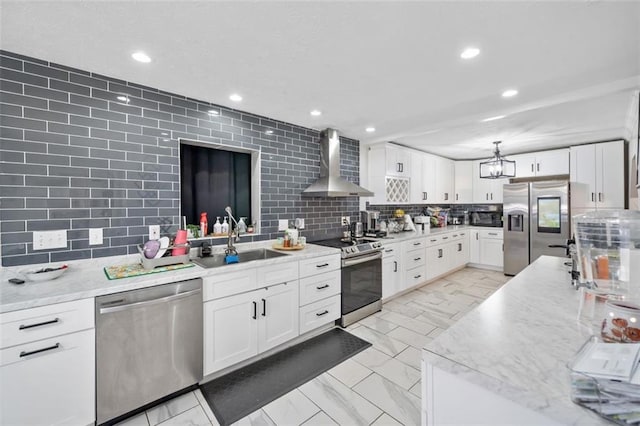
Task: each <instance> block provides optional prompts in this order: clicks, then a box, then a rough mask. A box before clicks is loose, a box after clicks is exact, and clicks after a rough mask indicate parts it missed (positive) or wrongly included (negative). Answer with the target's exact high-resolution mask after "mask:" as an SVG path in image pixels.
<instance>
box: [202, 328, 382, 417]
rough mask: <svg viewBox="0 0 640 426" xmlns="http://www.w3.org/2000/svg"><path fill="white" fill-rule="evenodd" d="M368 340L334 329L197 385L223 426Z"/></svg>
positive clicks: (366, 346)
mask: <svg viewBox="0 0 640 426" xmlns="http://www.w3.org/2000/svg"><path fill="white" fill-rule="evenodd" d="M369 346H371V343H369V342H367V341H364V340H362V339H360V338H359V337H356V336H354V335H353V334H350V333H347V332H346V331H344V330H341V329H339V328H334V329H332V330H329V331H328V332H326V333H323V334H321V335H319V336H316V337H314V338H311V339H309V340H307V341H305V342H302V343H299V344H297V345H295V346H292V347H290V348H287V349H285V350H283V351H281V352H278V353H276V354H274V355H271V356H269V357H267V358H264V359H261V360H259V361H256V362H255V363H253V364H251V365H248V366H246V367H243V368H241V369H239V370H236V371H232V372H231V373H229V374H226V375H224V376H222V377H219V378H217V379H215V380H212V381H210V382H207V383H205V384H203V385H201V386H200V389H201V391H202V394H203V395H204V397H205V399H206V400H207V402H208V403H209V406H210V407H211V410H213V412H214V414H215V415H216V418H217V419H218V421H219V422H220V424H221V425H222V426H225V425H229V424H231V423H233V422H235V421H238V420H240V419H241V418H243V417H245V416H246V415H248V414H250V413H252V412H254V411H255V410H257V409H259V408H260V407H262V406H264V405H266V404H268V403H269V402H271V401H273V400H275V399H277V398H279V397H281V396H282V395H284V394H286V393H288V392H290V391H292V390H293V389H295V388H297V387H298V386H300V385H302V384H304V383H306V382H308V381H309V380H311V379H313V378H314V377H316V376H318V375H320V374H322V373H324V372H325V371H327V370H329V369H330V368H332V367H334V366H336V365H338V364H340V363H341V362H342V361H344V360H346V359H348V358H350V357H352V356H353V355H355V354H357V353H358V352H360V351H363V350H364V349H366V348H368V347H369Z"/></svg>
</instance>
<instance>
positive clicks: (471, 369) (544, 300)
mask: <svg viewBox="0 0 640 426" xmlns="http://www.w3.org/2000/svg"><path fill="white" fill-rule="evenodd" d="M564 262H565V259H563V258H557V257H550V256H542V257H540V258H539V259H538V260H536V261H535V262H534V263H533V264H531V265H529V266H528V267H527V268H526V269H525V270H523V271H522V272H521V273H519V274H518V275H517V276H515V277H514V278H513V279H511V280H510V281H509V282H508V283H507V284H506V285H504V286H503V287H502V288H501V289H499V290H498V291H496V292H495V293H494V294H493V295H491V297H489V298H488V299H487V300H485V301H484V302H483V303H482V304H480V305H479V306H478V307H477V308H475V309H474V310H472V311H471V312H469V313H468V314H467V315H465V316H464V317H463V318H461V319H460V320H459V321H458V322H456V323H455V324H454V325H453V326H451V327H450V328H449V329H448V330H446V331H444V332H442V334H440V335H439V336H438V337H437V338H436V339H434V340H433V341H432V342H430V343H428V344H427V345H426V346H425V347H424V349H423V358H424V359H425V360H426V361H427V362H429V363H431V364H432V365H433V366H434V367H437V368H439V369H441V370H444V371H446V372H449V373H451V374H455V375H457V376H458V377H460V378H461V379H463V380H466V381H468V382H471V383H474V384H476V385H478V386H481V387H483V388H485V389H488V390H490V391H492V392H493V393H495V394H498V395H500V396H502V397H504V398H506V399H509V400H511V401H514V402H516V403H518V404H520V405H523V406H526V407H527V408H529V409H531V410H533V411H536V412H539V413H541V414H543V415H545V416H547V417H549V418H550V419H553V420H555V421H557V422H560V423H562V424H567V425H586V424H609V423H608V422H607V421H606V420H604V419H602V418H601V417H598V416H597V415H596V414H594V413H592V412H591V411H589V410H587V409H585V408H582V407H580V406H578V405H576V404H574V403H573V402H571V399H570V396H569V395H570V382H569V371H568V369H567V367H566V364H567V362H568V361H569V360H570V359H571V358H572V356H574V355H575V353H576V352H577V351H578V349H579V348H580V347H581V345H582V344H583V343H584V342H585V340H586V339H587V338H588V336H589V335H590V331H589V330H588V329H587V327H585V326H583V325H582V324H580V323H579V322H578V321H577V316H578V303H579V297H580V292H578V291H576V290H575V289H574V288H573V287H572V286H571V285H570V281H569V277H568V273H567V267H566V266H565V265H564Z"/></svg>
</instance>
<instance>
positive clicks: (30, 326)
mask: <svg viewBox="0 0 640 426" xmlns="http://www.w3.org/2000/svg"><path fill="white" fill-rule="evenodd" d="M57 322H60V318H55V319H52V320H50V321H44V322H39V323H37V324H29V325H24V324H21V325H20V327H18V329H20V330H26V329H28V328H34V327H40V326H43V325H49V324H55V323H57Z"/></svg>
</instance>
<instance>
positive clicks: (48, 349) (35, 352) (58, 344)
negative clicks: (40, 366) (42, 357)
mask: <svg viewBox="0 0 640 426" xmlns="http://www.w3.org/2000/svg"><path fill="white" fill-rule="evenodd" d="M59 347H60V343H56V344H55V345H53V346H49V347H48V348H42V349H36V350H35V351H29V352H25V351H22V352H20V358H24V357H25V356H29V355H35V354H39V353H40V352H46V351H52V350H54V349H58V348H59Z"/></svg>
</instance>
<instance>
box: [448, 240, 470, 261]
mask: <svg viewBox="0 0 640 426" xmlns="http://www.w3.org/2000/svg"><path fill="white" fill-rule="evenodd" d="M454 235H455V234H454ZM452 252H453V253H452V257H453V265H452V266H453V268H458V267H460V266H464V265H466V264H467V263H469V261H470V260H469V234H468V232H467V231H463V232H458V234H457V238H456V237H455V236H454V240H453V250H452Z"/></svg>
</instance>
